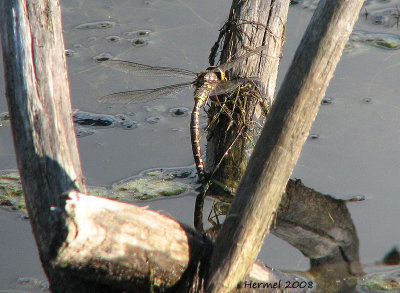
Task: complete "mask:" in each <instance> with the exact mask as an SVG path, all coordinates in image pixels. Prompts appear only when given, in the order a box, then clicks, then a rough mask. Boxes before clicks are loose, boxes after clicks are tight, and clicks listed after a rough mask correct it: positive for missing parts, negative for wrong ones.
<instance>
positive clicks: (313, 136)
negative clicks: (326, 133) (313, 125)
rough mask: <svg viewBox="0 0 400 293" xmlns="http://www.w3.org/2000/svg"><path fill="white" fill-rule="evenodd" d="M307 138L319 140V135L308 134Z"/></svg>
mask: <svg viewBox="0 0 400 293" xmlns="http://www.w3.org/2000/svg"><path fill="white" fill-rule="evenodd" d="M309 138H310V139H312V140H315V139H318V138H319V134H316V133H314V134H310V136H309Z"/></svg>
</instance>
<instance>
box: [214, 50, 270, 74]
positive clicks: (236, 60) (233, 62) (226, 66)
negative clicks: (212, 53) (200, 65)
mask: <svg viewBox="0 0 400 293" xmlns="http://www.w3.org/2000/svg"><path fill="white" fill-rule="evenodd" d="M265 49H267V46H260V47H257V48H255V49H253V50H250V51H248V52H247V53H244V54H243V55H241V56H239V57H237V58H236V57H234V58H233V59H232V60H231V61H228V62H226V63H224V64H221V65H219V66H217V67H216V68H213V69H212V71H213V72H218V71H220V70H221V71H223V72H225V71H227V70H229V69H231V68H232V67H234V66H235V65H237V64H238V63H240V62H242V61H243V60H245V59H247V58H249V57H251V56H253V55H255V54H261V53H262V51H263V50H265Z"/></svg>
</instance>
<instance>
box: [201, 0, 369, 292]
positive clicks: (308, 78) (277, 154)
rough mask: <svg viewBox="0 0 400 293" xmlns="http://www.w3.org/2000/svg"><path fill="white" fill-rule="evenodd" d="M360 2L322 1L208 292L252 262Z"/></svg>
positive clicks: (222, 243) (226, 230) (227, 231)
mask: <svg viewBox="0 0 400 293" xmlns="http://www.w3.org/2000/svg"><path fill="white" fill-rule="evenodd" d="M362 3H363V0H354V1H346V0H321V1H320V2H319V5H318V7H317V9H316V11H315V13H314V16H313V18H312V20H311V23H310V24H309V26H308V28H307V31H306V33H305V35H304V37H303V39H302V41H301V44H300V46H299V48H298V49H297V52H296V54H295V57H294V60H293V62H292V65H291V66H290V69H289V71H288V73H287V74H286V77H285V79H284V82H283V84H282V87H281V89H280V91H279V93H278V95H277V98H276V101H275V102H274V104H273V106H272V109H271V113H270V115H269V117H268V119H267V122H266V126H265V127H264V129H263V131H262V134H261V137H260V139H259V141H258V143H257V145H256V148H255V150H254V152H253V155H252V157H251V159H250V162H249V165H248V168H247V169H246V173H245V175H244V177H243V179H242V181H241V184H240V185H239V188H238V191H237V195H236V197H235V199H234V202H233V203H232V205H231V208H230V210H229V213H228V215H227V217H226V220H225V222H224V224H223V226H222V229H221V232H220V234H219V235H218V238H217V240H216V245H215V247H214V250H213V257H212V259H211V269H210V272H209V279H208V282H207V292H229V291H231V290H232V289H233V288H235V286H236V284H237V283H238V282H239V281H240V280H241V279H242V278H243V276H244V275H245V274H246V272H247V270H248V268H249V266H250V265H251V264H252V263H253V262H254V259H255V258H256V257H257V255H258V253H259V251H260V248H261V245H262V243H263V240H264V238H265V236H266V235H267V233H268V231H269V228H270V225H271V223H272V220H273V217H274V213H275V212H276V211H277V208H278V205H279V202H280V199H281V196H282V193H283V191H284V188H285V186H286V183H287V181H288V179H289V176H290V174H291V172H292V170H293V168H294V165H295V164H296V161H297V159H298V157H299V155H300V151H301V148H302V146H303V144H304V141H305V140H306V137H307V135H308V133H309V130H310V128H311V124H312V121H313V120H314V118H315V116H316V114H317V111H318V108H319V105H320V102H321V99H322V97H323V95H324V93H325V91H326V88H327V86H328V84H329V81H330V79H331V77H332V75H333V71H334V69H335V67H336V65H337V63H338V61H339V59H340V56H341V54H342V50H343V48H344V45H345V43H346V41H347V39H348V37H349V35H350V33H351V31H352V28H353V25H354V23H355V21H356V20H357V17H358V13H359V10H360V8H361V6H362Z"/></svg>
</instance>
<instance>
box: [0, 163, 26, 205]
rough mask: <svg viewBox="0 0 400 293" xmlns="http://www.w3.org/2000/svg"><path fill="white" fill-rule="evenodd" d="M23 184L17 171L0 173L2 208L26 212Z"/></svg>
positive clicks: (0, 200) (0, 203) (0, 202)
mask: <svg viewBox="0 0 400 293" xmlns="http://www.w3.org/2000/svg"><path fill="white" fill-rule="evenodd" d="M23 194H24V193H23V190H22V184H21V180H20V177H19V173H18V172H17V171H1V172H0V206H9V207H13V208H14V209H18V210H25V200H24V196H23Z"/></svg>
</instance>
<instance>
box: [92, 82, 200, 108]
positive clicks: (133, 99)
mask: <svg viewBox="0 0 400 293" xmlns="http://www.w3.org/2000/svg"><path fill="white" fill-rule="evenodd" d="M191 85H192V83H191V82H186V83H180V84H174V85H169V86H164V87H159V88H155V89H146V90H135V91H126V92H119V93H114V94H110V95H107V96H104V97H101V98H100V99H99V102H100V103H104V104H138V103H145V102H149V101H153V100H157V99H160V98H162V97H166V96H170V95H172V94H176V93H178V92H180V91H182V90H183V89H185V88H187V87H189V86H191Z"/></svg>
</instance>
